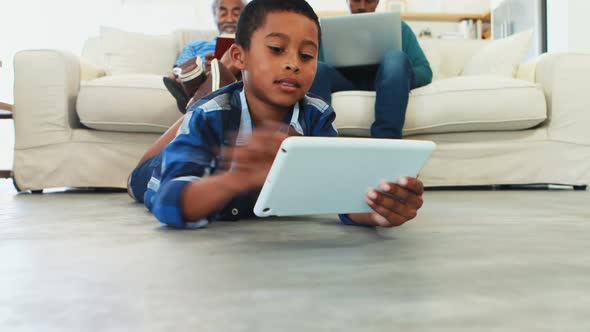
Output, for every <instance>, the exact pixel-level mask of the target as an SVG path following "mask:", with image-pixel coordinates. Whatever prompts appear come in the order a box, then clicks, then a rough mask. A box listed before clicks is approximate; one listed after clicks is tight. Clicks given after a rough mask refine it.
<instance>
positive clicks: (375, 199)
mask: <svg viewBox="0 0 590 332" xmlns="http://www.w3.org/2000/svg"><path fill="white" fill-rule="evenodd" d="M423 193H424V185H423V184H422V181H420V180H418V179H416V178H410V177H403V178H400V179H399V180H398V183H397V184H396V183H392V182H384V183H382V184H380V185H379V188H378V189H376V190H371V191H369V192H368V193H367V197H366V201H367V204H368V205H369V206H370V207H371V208H372V209H373V210H374V211H375V212H373V213H359V214H350V215H349V217H350V218H351V219H352V220H353V221H354V222H356V223H359V224H363V225H368V226H381V227H387V228H389V227H396V226H400V225H403V224H404V223H406V222H407V221H409V220H412V219H414V218H415V217H416V216H417V215H418V210H419V209H420V208H421V207H422V204H423V199H422V194H423Z"/></svg>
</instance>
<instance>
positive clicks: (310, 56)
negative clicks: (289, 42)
mask: <svg viewBox="0 0 590 332" xmlns="http://www.w3.org/2000/svg"><path fill="white" fill-rule="evenodd" d="M313 58H315V57H314V56H313V55H311V54H307V53H302V54H301V59H303V61H309V60H313Z"/></svg>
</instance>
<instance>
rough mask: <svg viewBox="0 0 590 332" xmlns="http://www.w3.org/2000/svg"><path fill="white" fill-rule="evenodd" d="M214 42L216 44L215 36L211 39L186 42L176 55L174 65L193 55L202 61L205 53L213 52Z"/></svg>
mask: <svg viewBox="0 0 590 332" xmlns="http://www.w3.org/2000/svg"><path fill="white" fill-rule="evenodd" d="M215 44H217V38H213V39H211V40H195V41H192V42H190V43H188V44H187V45H186V46H185V47H184V48H183V49H182V52H180V54H179V55H178V59H177V60H176V65H175V66H179V65H180V64H182V63H183V62H185V61H186V60H188V59H190V58H192V57H195V56H199V57H200V58H201V60H203V62H204V61H205V55H206V54H207V53H213V52H215Z"/></svg>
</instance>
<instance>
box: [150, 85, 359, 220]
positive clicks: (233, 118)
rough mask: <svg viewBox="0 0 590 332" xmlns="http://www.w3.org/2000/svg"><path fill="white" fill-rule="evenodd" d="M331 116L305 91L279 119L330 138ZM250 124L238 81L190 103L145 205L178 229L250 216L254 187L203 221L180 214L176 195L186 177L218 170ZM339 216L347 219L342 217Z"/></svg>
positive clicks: (249, 130)
mask: <svg viewBox="0 0 590 332" xmlns="http://www.w3.org/2000/svg"><path fill="white" fill-rule="evenodd" d="M335 117H336V114H335V113H334V110H333V109H332V107H330V106H329V105H328V104H326V103H325V102H324V101H323V100H321V99H319V98H315V97H312V96H309V95H308V96H305V97H304V98H303V99H302V100H300V101H299V102H298V103H297V104H295V105H294V107H293V109H292V110H291V112H289V114H287V115H286V117H285V119H284V121H283V122H284V123H285V124H286V125H288V126H289V127H291V128H293V130H295V131H296V132H297V133H298V134H300V135H303V136H329V137H332V136H337V135H338V132H337V131H336V129H335V127H334V126H333V121H334V119H335ZM253 127H254V126H253V123H252V118H251V116H250V111H249V110H248V104H247V103H246V97H245V92H244V86H243V83H242V82H237V83H234V84H231V85H229V86H226V87H224V88H222V89H220V90H217V91H216V92H213V93H212V94H210V95H208V96H206V97H204V98H203V99H201V100H200V101H199V102H197V103H196V104H194V105H193V106H191V108H190V109H189V110H188V112H187V113H186V116H185V119H184V122H183V123H182V125H181V127H180V129H179V130H178V133H177V136H176V138H175V139H174V140H173V141H172V142H171V143H170V144H169V145H168V146H167V147H166V148H165V149H164V150H163V151H162V153H163V157H162V164H161V166H160V167H156V168H155V170H154V172H153V176H152V178H151V180H150V182H149V184H148V189H147V191H146V193H145V196H144V201H145V205H146V207H147V208H148V209H149V210H150V211H151V212H152V213H153V214H154V216H156V218H157V219H158V220H159V221H160V222H161V223H164V224H166V225H169V226H173V227H177V228H185V227H189V228H200V227H204V226H206V225H207V224H208V223H209V222H211V221H214V220H218V219H222V220H226V219H238V218H240V217H247V216H252V209H253V206H254V203H255V202H256V197H257V195H258V193H257V192H254V193H245V194H243V195H241V196H239V197H236V198H235V199H234V200H232V201H231V202H230V203H229V204H228V205H226V206H225V207H224V208H223V209H221V210H220V211H217V212H216V213H214V214H213V215H211V216H208V217H207V218H206V219H202V220H187V219H185V218H184V217H183V214H182V210H181V197H182V193H183V191H184V190H185V188H186V186H188V185H189V184H190V183H191V182H193V181H199V180H200V179H202V178H204V177H207V176H208V175H210V174H215V173H216V172H218V171H219V170H218V165H220V164H221V163H223V160H222V154H220V151H222V149H223V148H224V147H227V146H232V145H244V144H247V142H248V140H249V139H250V136H251V135H252V130H253ZM236 133H237V136H236V135H235V134H236ZM231 137H234V140H235V141H232V139H231ZM341 220H342V221H343V222H344V223H346V224H350V222H349V219H347V218H346V217H345V216H341Z"/></svg>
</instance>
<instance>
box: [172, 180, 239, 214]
mask: <svg viewBox="0 0 590 332" xmlns="http://www.w3.org/2000/svg"><path fill="white" fill-rule="evenodd" d="M241 183H242V182H241V181H239V178H237V177H235V175H234V174H233V173H232V172H227V173H223V174H221V175H216V176H211V177H207V178H204V179H202V180H199V181H195V182H192V183H191V184H190V185H189V186H187V187H186V189H185V190H184V193H183V194H182V202H181V208H182V214H183V216H184V218H185V219H187V220H198V219H202V218H206V217H207V216H209V215H210V214H212V213H213V212H215V211H218V210H219V209H221V208H223V207H224V206H225V205H226V204H227V203H228V202H229V201H231V200H232V199H233V198H234V197H236V196H238V195H239V194H240V193H242V192H245V191H247V190H248V188H244V186H243V185H242V184H241Z"/></svg>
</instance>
